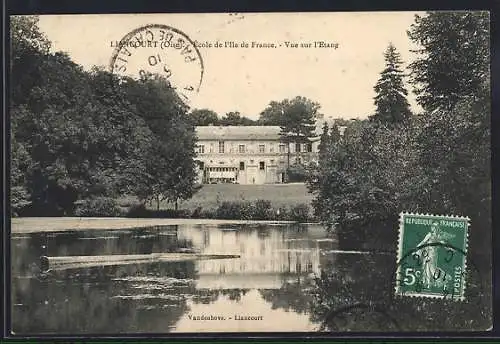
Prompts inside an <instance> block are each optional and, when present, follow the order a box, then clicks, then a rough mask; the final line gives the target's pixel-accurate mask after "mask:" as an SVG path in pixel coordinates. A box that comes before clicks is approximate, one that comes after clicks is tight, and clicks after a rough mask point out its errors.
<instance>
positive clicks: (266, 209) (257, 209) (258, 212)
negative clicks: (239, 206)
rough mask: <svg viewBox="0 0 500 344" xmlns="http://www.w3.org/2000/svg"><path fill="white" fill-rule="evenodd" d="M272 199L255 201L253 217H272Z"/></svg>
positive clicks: (266, 218) (260, 218) (265, 218)
mask: <svg viewBox="0 0 500 344" xmlns="http://www.w3.org/2000/svg"><path fill="white" fill-rule="evenodd" d="M272 210H273V209H272V207H271V201H268V200H263V199H259V200H257V201H256V202H255V206H254V209H253V211H254V213H253V214H252V215H253V216H252V218H253V219H255V220H268V219H270V218H271V217H272Z"/></svg>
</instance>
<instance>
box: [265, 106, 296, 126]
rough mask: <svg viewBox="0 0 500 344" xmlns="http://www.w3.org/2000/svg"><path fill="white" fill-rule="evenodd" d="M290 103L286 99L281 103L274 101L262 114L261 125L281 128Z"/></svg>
mask: <svg viewBox="0 0 500 344" xmlns="http://www.w3.org/2000/svg"><path fill="white" fill-rule="evenodd" d="M289 104H290V101H289V100H288V99H284V100H283V101H281V102H277V101H272V102H270V103H269V105H268V106H267V107H266V108H265V109H264V110H263V111H262V112H261V113H260V115H259V119H258V123H259V124H260V125H275V126H281V125H282V124H283V114H284V113H285V108H286V107H288V106H289Z"/></svg>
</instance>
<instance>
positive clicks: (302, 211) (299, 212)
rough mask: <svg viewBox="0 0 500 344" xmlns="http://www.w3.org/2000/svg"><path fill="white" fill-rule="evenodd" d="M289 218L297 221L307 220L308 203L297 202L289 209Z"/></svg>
mask: <svg viewBox="0 0 500 344" xmlns="http://www.w3.org/2000/svg"><path fill="white" fill-rule="evenodd" d="M289 217H290V219H291V220H292V221H297V222H307V221H308V220H309V219H310V217H309V205H308V204H305V203H303V204H297V205H295V206H293V207H291V209H290V216H289Z"/></svg>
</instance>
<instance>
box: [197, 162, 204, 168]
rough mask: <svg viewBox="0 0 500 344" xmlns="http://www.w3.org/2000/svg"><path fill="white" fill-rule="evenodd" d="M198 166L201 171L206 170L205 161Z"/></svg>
mask: <svg viewBox="0 0 500 344" xmlns="http://www.w3.org/2000/svg"><path fill="white" fill-rule="evenodd" d="M198 164H199V166H200V170H204V169H205V163H204V162H203V161H200V162H199V163H198Z"/></svg>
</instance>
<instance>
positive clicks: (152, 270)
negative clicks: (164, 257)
mask: <svg viewBox="0 0 500 344" xmlns="http://www.w3.org/2000/svg"><path fill="white" fill-rule="evenodd" d="M195 278H196V276H195V268H194V263H193V262H176V263H154V264H138V265H122V266H106V267H97V268H90V269H75V270H62V271H56V272H53V273H52V274H51V275H49V276H47V277H46V279H45V280H42V281H41V280H38V279H36V278H32V279H29V280H27V279H22V280H20V281H21V282H22V283H21V282H17V283H16V282H14V284H13V288H14V289H15V295H16V303H21V304H22V306H16V307H15V308H14V312H13V314H12V315H13V324H14V331H15V332H16V333H18V334H19V333H47V332H55V333H71V334H73V333H101V334H103V333H110V334H111V333H133V332H168V331H169V330H170V328H171V327H173V326H174V325H175V324H176V323H177V322H178V320H179V319H180V318H181V317H182V315H183V314H184V313H185V312H187V311H189V310H188V306H187V303H186V301H187V299H188V298H189V297H190V296H191V295H193V294H194V293H195V283H194V279H195Z"/></svg>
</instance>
